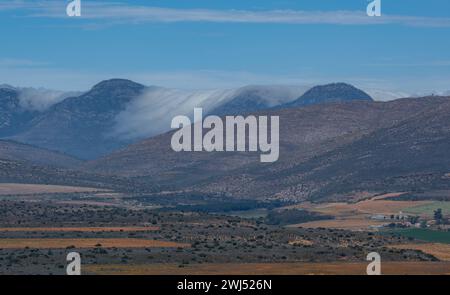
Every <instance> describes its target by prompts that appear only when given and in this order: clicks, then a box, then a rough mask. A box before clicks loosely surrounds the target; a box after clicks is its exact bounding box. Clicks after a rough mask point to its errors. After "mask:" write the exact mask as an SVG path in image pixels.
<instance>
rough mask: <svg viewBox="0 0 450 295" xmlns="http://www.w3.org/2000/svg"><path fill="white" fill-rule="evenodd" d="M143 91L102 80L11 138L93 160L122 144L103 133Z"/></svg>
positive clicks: (131, 84)
mask: <svg viewBox="0 0 450 295" xmlns="http://www.w3.org/2000/svg"><path fill="white" fill-rule="evenodd" d="M144 88H145V87H144V86H143V85H141V84H138V83H134V82H132V81H129V80H121V79H113V80H108V81H103V82H101V83H99V84H97V85H95V86H94V87H93V88H92V89H91V90H90V91H88V92H86V93H84V94H82V95H80V96H75V97H70V98H67V99H65V100H63V101H62V102H60V103H57V104H55V105H53V106H51V107H50V108H49V109H48V110H47V111H45V112H43V113H41V114H39V115H38V116H36V117H35V118H34V119H33V120H32V121H31V122H30V125H31V127H30V128H28V129H27V130H25V131H24V132H21V133H19V134H17V135H14V136H12V137H11V139H13V140H16V141H19V142H25V143H29V144H32V145H36V146H39V147H43V148H47V149H51V150H57V151H61V152H64V153H67V154H70V155H74V156H76V157H79V158H94V157H97V156H99V155H101V154H104V153H107V152H109V151H112V150H114V149H116V148H118V147H120V146H122V145H123V144H124V143H123V142H120V140H118V139H115V138H110V137H108V136H107V133H108V132H109V131H110V130H111V129H112V128H113V126H114V123H115V121H114V118H115V116H116V115H117V114H119V113H120V112H121V111H123V110H124V109H125V107H126V105H127V104H128V103H130V101H131V100H132V99H133V98H135V97H137V96H138V95H140V94H141V92H142V91H143V90H144Z"/></svg>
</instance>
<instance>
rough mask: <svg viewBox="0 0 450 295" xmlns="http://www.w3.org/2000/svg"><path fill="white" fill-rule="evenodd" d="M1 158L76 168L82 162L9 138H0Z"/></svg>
mask: <svg viewBox="0 0 450 295" xmlns="http://www.w3.org/2000/svg"><path fill="white" fill-rule="evenodd" d="M0 160H10V161H17V162H26V163H29V164H33V165H42V166H53V167H60V168H74V167H76V166H78V165H79V164H81V163H82V161H81V160H78V159H76V158H73V157H71V156H68V155H64V154H61V153H58V152H53V151H49V150H45V149H41V148H37V147H34V146H31V145H27V144H22V143H18V142H14V141H9V140H0Z"/></svg>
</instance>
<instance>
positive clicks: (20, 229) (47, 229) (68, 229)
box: [0, 226, 160, 232]
mask: <svg viewBox="0 0 450 295" xmlns="http://www.w3.org/2000/svg"><path fill="white" fill-rule="evenodd" d="M159 229H160V228H159V227H158V226H140V227H133V226H124V227H1V228H0V232H139V231H155V230H159Z"/></svg>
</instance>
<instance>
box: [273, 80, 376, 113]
mask: <svg viewBox="0 0 450 295" xmlns="http://www.w3.org/2000/svg"><path fill="white" fill-rule="evenodd" d="M354 100H365V101H372V100H373V99H372V98H371V97H370V96H369V95H368V94H367V93H365V92H364V91H362V90H360V89H358V88H356V87H354V86H352V85H349V84H346V83H332V84H327V85H321V86H315V87H313V88H311V89H310V90H308V91H306V92H305V93H304V94H303V95H302V96H300V97H299V98H298V99H296V100H294V101H292V102H289V103H287V104H285V105H282V106H280V107H282V108H283V107H304V106H308V105H312V104H321V103H330V102H348V101H354Z"/></svg>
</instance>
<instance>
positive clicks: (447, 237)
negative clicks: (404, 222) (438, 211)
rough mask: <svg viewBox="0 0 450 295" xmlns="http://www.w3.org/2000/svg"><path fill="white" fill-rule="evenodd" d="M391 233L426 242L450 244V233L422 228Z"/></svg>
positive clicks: (397, 230) (398, 230)
mask: <svg viewBox="0 0 450 295" xmlns="http://www.w3.org/2000/svg"><path fill="white" fill-rule="evenodd" d="M392 232H394V233H397V234H400V235H402V236H405V237H409V238H414V239H418V240H421V241H426V242H434V243H446V244H450V232H448V231H436V230H430V229H422V228H407V229H396V230H393V231H392Z"/></svg>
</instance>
